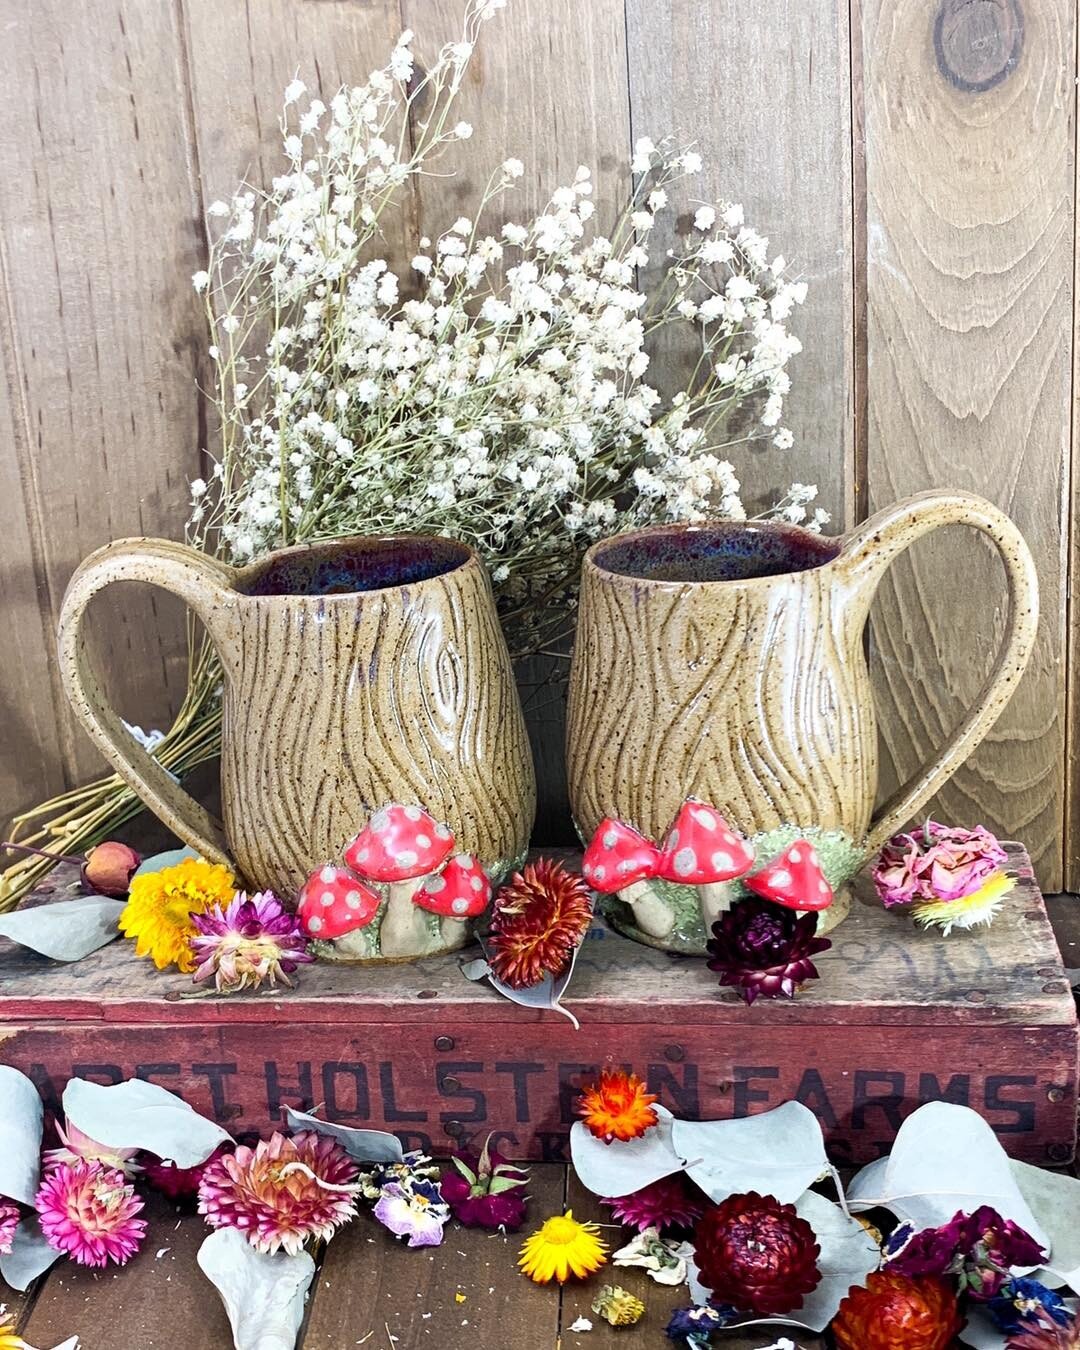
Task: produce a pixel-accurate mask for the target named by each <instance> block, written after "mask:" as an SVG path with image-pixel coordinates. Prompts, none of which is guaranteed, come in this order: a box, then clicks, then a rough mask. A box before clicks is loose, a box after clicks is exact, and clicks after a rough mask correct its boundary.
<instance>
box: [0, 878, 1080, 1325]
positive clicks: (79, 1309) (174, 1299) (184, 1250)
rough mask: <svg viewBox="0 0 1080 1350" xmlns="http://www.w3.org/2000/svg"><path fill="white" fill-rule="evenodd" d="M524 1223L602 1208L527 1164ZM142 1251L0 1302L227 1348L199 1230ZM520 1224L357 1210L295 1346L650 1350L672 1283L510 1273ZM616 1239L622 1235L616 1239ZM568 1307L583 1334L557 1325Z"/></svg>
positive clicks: (149, 1241) (4, 1293)
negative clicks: (629, 1307) (606, 1300)
mask: <svg viewBox="0 0 1080 1350" xmlns="http://www.w3.org/2000/svg"><path fill="white" fill-rule="evenodd" d="M1048 908H1049V909H1050V913H1051V917H1052V919H1053V921H1054V928H1055V931H1056V933H1057V936H1058V941H1059V944H1060V946H1061V950H1062V954H1063V956H1064V961H1065V965H1066V966H1067V967H1072V968H1076V967H1078V966H1080V902H1077V900H1076V899H1074V898H1073V897H1060V898H1053V899H1051V900H1050V901H1049V904H1048ZM530 1194H531V1196H532V1201H531V1203H530V1206H529V1216H528V1220H527V1225H526V1231H531V1227H532V1225H533V1223H534V1222H539V1221H540V1220H541V1219H543V1218H546V1217H548V1216H549V1215H551V1214H553V1213H555V1212H557V1211H558V1210H560V1208H561V1207H563V1206H564V1205H565V1204H569V1205H571V1206H572V1207H573V1211H574V1214H575V1215H576V1216H577V1217H578V1218H581V1219H592V1220H595V1221H596V1222H598V1223H602V1224H603V1223H606V1222H607V1221H608V1219H609V1217H610V1216H609V1214H608V1212H607V1211H606V1210H605V1209H604V1208H603V1207H602V1206H601V1205H600V1204H599V1203H598V1202H597V1201H596V1200H595V1199H594V1198H593V1197H592V1196H591V1195H589V1194H588V1192H586V1191H584V1190H583V1189H582V1187H581V1186H580V1184H579V1183H578V1182H577V1180H576V1178H575V1177H574V1176H573V1174H572V1173H570V1172H569V1170H568V1169H567V1168H566V1167H564V1166H562V1165H559V1164H537V1165H534V1167H533V1171H532V1185H531V1187H530ZM147 1215H148V1218H149V1220H150V1223H149V1228H148V1232H147V1237H146V1241H145V1242H144V1243H143V1247H142V1250H141V1252H140V1253H139V1255H138V1256H137V1257H135V1259H134V1260H133V1261H132V1262H131V1263H130V1264H129V1265H128V1266H127V1267H125V1268H124V1269H122V1270H114V1269H109V1270H107V1271H104V1272H96V1273H95V1272H91V1271H87V1270H83V1269H80V1268H78V1267H76V1266H74V1265H73V1264H71V1263H70V1262H66V1261H65V1262H61V1263H59V1264H58V1265H56V1266H54V1267H53V1269H52V1271H51V1272H50V1273H49V1274H48V1275H46V1276H45V1277H44V1278H43V1279H42V1280H41V1281H40V1282H39V1284H38V1285H37V1287H36V1288H34V1289H32V1290H31V1291H30V1292H29V1293H28V1294H27V1295H25V1296H23V1295H13V1294H12V1293H11V1291H9V1290H7V1289H6V1288H5V1287H4V1286H3V1285H2V1284H0V1301H6V1303H7V1305H8V1308H9V1310H12V1309H14V1310H16V1311H17V1312H18V1315H19V1328H20V1331H21V1333H22V1335H23V1336H24V1337H25V1339H26V1340H27V1341H28V1343H29V1344H30V1345H32V1346H38V1347H43V1348H44V1350H48V1347H50V1346H53V1345H55V1344H57V1343H58V1342H60V1341H62V1340H64V1339H65V1338H66V1337H68V1336H71V1335H73V1334H76V1333H77V1334H78V1335H79V1337H80V1338H81V1346H82V1350H169V1348H170V1347H172V1346H183V1347H184V1350H229V1347H230V1346H231V1345H232V1339H231V1336H230V1334H229V1329H228V1324H227V1322H226V1319H225V1314H224V1311H223V1309H222V1307H221V1304H220V1301H219V1299H218V1296H217V1294H216V1292H215V1291H214V1289H213V1288H212V1287H211V1285H210V1284H209V1283H208V1281H207V1280H206V1279H205V1277H204V1276H203V1275H202V1273H201V1271H200V1270H199V1268H198V1266H197V1265H196V1262H195V1253H196V1252H197V1250H198V1248H199V1245H200V1243H201V1242H202V1240H203V1238H204V1237H205V1236H206V1234H207V1232H208V1231H209V1230H208V1229H207V1228H206V1226H205V1224H204V1222H203V1220H202V1219H201V1218H199V1217H198V1216H197V1215H195V1214H194V1213H192V1212H191V1211H190V1210H188V1211H182V1210H178V1209H177V1208H176V1207H174V1206H172V1205H170V1204H168V1203H166V1202H165V1201H164V1200H162V1199H161V1198H159V1197H157V1198H155V1199H154V1200H152V1201H151V1202H149V1203H148V1207H147ZM523 1236H524V1234H512V1235H510V1236H509V1237H503V1236H501V1235H499V1234H490V1233H485V1232H482V1231H477V1230H469V1229H464V1228H461V1227H459V1226H458V1225H456V1224H453V1223H452V1224H451V1225H449V1226H448V1228H447V1234H446V1241H445V1242H444V1244H443V1245H442V1246H441V1247H438V1248H434V1249H431V1250H414V1251H410V1250H409V1249H408V1248H406V1247H405V1246H404V1245H403V1244H401V1243H400V1242H398V1241H396V1240H395V1239H393V1238H391V1237H390V1235H389V1234H388V1233H387V1232H386V1231H385V1230H384V1229H382V1228H381V1227H380V1226H379V1225H378V1224H377V1223H376V1221H375V1220H374V1219H373V1218H372V1217H371V1216H370V1214H368V1213H366V1212H364V1213H361V1214H360V1215H359V1216H358V1217H357V1218H356V1219H355V1220H354V1221H353V1223H352V1224H351V1225H350V1226H349V1227H348V1228H346V1229H344V1230H343V1231H342V1232H341V1233H339V1234H338V1236H337V1237H336V1238H335V1239H334V1241H333V1242H331V1243H330V1245H329V1246H328V1247H326V1248H325V1249H322V1250H320V1251H319V1252H318V1253H317V1254H316V1259H317V1261H318V1263H319V1265H318V1271H317V1274H316V1278H315V1280H314V1282H313V1284H312V1288H311V1295H310V1298H309V1303H308V1311H307V1318H306V1321H305V1325H304V1329H303V1333H302V1335H301V1337H300V1339H299V1341H298V1346H302V1347H303V1348H304V1350H348V1347H352V1346H367V1347H369V1350H424V1347H428V1346H430V1347H432V1350H511V1348H512V1350H571V1348H574V1350H576V1348H578V1347H580V1350H603V1347H604V1346H607V1345H614V1344H620V1345H623V1346H634V1345H638V1346H642V1347H644V1346H648V1347H650V1350H652V1348H653V1347H660V1346H662V1345H666V1344H668V1342H667V1341H665V1340H664V1339H663V1335H662V1333H663V1328H664V1326H665V1325H666V1323H667V1320H668V1317H669V1316H670V1313H671V1311H672V1310H673V1309H674V1308H677V1307H681V1306H685V1305H686V1303H687V1301H688V1300H687V1293H686V1288H685V1286H682V1287H679V1288H676V1289H671V1288H665V1287H664V1286H661V1285H658V1284H655V1283H653V1282H652V1281H651V1280H649V1279H648V1277H647V1276H645V1275H644V1274H643V1273H642V1272H640V1271H634V1270H619V1271H618V1272H616V1271H615V1270H614V1269H612V1268H611V1267H605V1268H604V1270H602V1271H601V1272H599V1273H598V1274H597V1275H595V1276H593V1278H592V1279H591V1280H589V1281H588V1282H586V1283H583V1284H578V1283H573V1284H569V1285H567V1286H566V1287H565V1288H564V1289H562V1290H559V1289H558V1288H557V1287H555V1286H549V1287H545V1288H542V1287H538V1286H536V1285H533V1284H532V1283H531V1282H530V1281H528V1280H527V1279H525V1278H524V1277H523V1276H522V1275H520V1274H519V1273H518V1272H517V1270H516V1259H517V1251H518V1248H519V1246H520V1243H521V1241H522V1238H523ZM605 1236H606V1237H607V1238H608V1239H609V1240H610V1242H611V1243H612V1245H615V1244H619V1245H621V1242H622V1241H623V1240H624V1238H623V1232H622V1230H620V1229H619V1228H618V1227H617V1226H614V1227H609V1228H607V1229H606V1230H605ZM627 1238H628V1235H627ZM609 1282H610V1283H619V1284H621V1285H623V1286H624V1287H625V1288H627V1289H629V1290H630V1291H631V1292H633V1293H634V1294H636V1295H637V1296H638V1297H640V1298H641V1299H642V1300H643V1301H644V1302H645V1305H646V1309H647V1311H646V1314H645V1317H644V1319H643V1320H642V1322H641V1323H639V1324H638V1326H637V1327H636V1328H630V1329H628V1328H612V1327H609V1326H608V1325H607V1323H605V1322H604V1321H603V1320H602V1319H601V1318H599V1317H598V1316H596V1315H595V1314H593V1313H592V1312H591V1310H590V1307H589V1305H590V1303H591V1301H592V1298H593V1297H594V1295H595V1291H596V1290H598V1289H599V1288H600V1286H601V1285H602V1284H604V1283H609ZM579 1316H585V1317H588V1318H590V1319H591V1321H592V1323H593V1330H592V1331H591V1332H589V1333H575V1332H572V1331H570V1329H569V1328H570V1326H571V1324H572V1323H573V1322H574V1321H575V1319H576V1318H577V1317H579ZM781 1334H787V1335H789V1336H790V1337H791V1338H792V1339H793V1340H794V1341H795V1343H796V1344H797V1345H798V1346H800V1347H802V1350H820V1348H821V1347H823V1346H824V1344H825V1342H824V1341H823V1340H822V1339H821V1338H819V1337H813V1336H806V1335H801V1336H800V1335H797V1334H796V1332H795V1331H794V1330H793V1329H789V1330H788V1331H787V1332H785V1331H784V1329H783V1328H775V1329H773V1328H757V1329H755V1330H754V1331H753V1332H750V1333H745V1334H744V1333H728V1334H727V1335H725V1336H724V1337H723V1338H718V1343H719V1344H721V1345H723V1346H724V1347H727V1348H728V1350H756V1348H757V1347H761V1346H766V1345H769V1344H770V1343H771V1342H773V1341H775V1340H776V1338H777V1336H778V1335H781Z"/></svg>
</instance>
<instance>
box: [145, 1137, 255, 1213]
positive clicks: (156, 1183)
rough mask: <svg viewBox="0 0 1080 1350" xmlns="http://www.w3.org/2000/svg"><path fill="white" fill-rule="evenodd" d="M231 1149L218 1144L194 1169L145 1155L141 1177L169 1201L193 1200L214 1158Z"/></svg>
mask: <svg viewBox="0 0 1080 1350" xmlns="http://www.w3.org/2000/svg"><path fill="white" fill-rule="evenodd" d="M232 1149H233V1146H232V1145H231V1144H219V1145H218V1146H217V1148H216V1149H214V1151H213V1153H211V1154H210V1156H209V1158H207V1159H206V1161H205V1162H201V1163H198V1164H197V1165H196V1166H195V1167H177V1165H176V1164H175V1163H174V1162H164V1161H163V1160H162V1159H161V1158H155V1157H154V1155H153V1154H146V1155H145V1158H146V1161H144V1163H143V1165H142V1175H143V1177H144V1178H145V1179H146V1181H147V1182H148V1184H149V1185H150V1186H152V1187H153V1188H154V1190H155V1191H160V1192H161V1193H162V1195H167V1196H168V1197H169V1199H170V1200H187V1199H194V1197H195V1196H196V1195H198V1193H199V1182H200V1181H201V1180H202V1174H203V1172H205V1171H206V1169H207V1167H209V1166H210V1164H211V1163H212V1162H213V1161H214V1159H215V1158H220V1157H221V1155H222V1154H223V1153H231V1152H232Z"/></svg>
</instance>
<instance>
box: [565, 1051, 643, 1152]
mask: <svg viewBox="0 0 1080 1350" xmlns="http://www.w3.org/2000/svg"><path fill="white" fill-rule="evenodd" d="M656 1101H657V1097H656V1095H655V1094H654V1093H652V1092H646V1091H645V1084H644V1083H643V1082H642V1080H641V1079H640V1078H639V1077H638V1076H637V1074H636V1073H627V1072H626V1070H625V1069H601V1071H600V1081H599V1083H595V1084H591V1085H590V1086H589V1087H587V1088H585V1089H584V1090H583V1091H582V1094H581V1098H580V1101H579V1103H578V1115H579V1116H580V1117H581V1119H582V1120H583V1121H584V1122H585V1128H586V1129H587V1130H588V1131H589V1133H590V1134H593V1135H595V1136H596V1138H597V1139H602V1140H603V1141H604V1142H605V1143H606V1144H610V1143H611V1142H612V1141H613V1140H615V1139H618V1140H621V1141H622V1142H624V1143H625V1142H626V1141H627V1140H629V1139H640V1138H641V1136H642V1135H643V1134H644V1133H645V1131H646V1130H650V1129H652V1127H653V1126H654V1125H655V1124H656V1122H657V1119H658V1117H657V1114H656V1110H655V1107H654V1105H653V1104H654V1102H656Z"/></svg>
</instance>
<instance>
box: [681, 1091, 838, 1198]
mask: <svg viewBox="0 0 1080 1350" xmlns="http://www.w3.org/2000/svg"><path fill="white" fill-rule="evenodd" d="M671 1143H672V1147H673V1148H674V1150H675V1152H676V1153H677V1154H679V1156H680V1157H683V1158H688V1159H700V1161H691V1162H690V1163H689V1164H688V1166H687V1169H686V1170H687V1173H688V1174H689V1175H690V1177H691V1178H692V1180H694V1181H695V1182H697V1184H698V1185H699V1186H700V1187H701V1189H702V1190H703V1191H704V1192H705V1194H706V1195H707V1196H709V1198H710V1199H711V1200H713V1201H715V1202H716V1203H717V1204H720V1203H721V1201H723V1200H726V1199H727V1197H728V1196H729V1195H738V1194H742V1193H744V1192H746V1191H757V1192H758V1193H759V1194H761V1195H773V1196H775V1197H776V1199H777V1200H779V1201H780V1202H781V1203H782V1204H785V1205H792V1204H794V1203H795V1201H796V1200H798V1198H799V1196H800V1195H802V1193H803V1192H804V1191H805V1190H807V1188H808V1187H810V1186H812V1185H813V1184H814V1182H815V1181H817V1180H818V1178H819V1177H821V1176H822V1175H824V1174H825V1173H826V1172H828V1171H829V1170H830V1168H829V1160H828V1158H827V1157H826V1156H825V1140H824V1137H823V1136H822V1133H821V1126H820V1124H819V1123H818V1119H817V1117H816V1116H815V1115H814V1113H813V1112H812V1111H810V1110H808V1109H807V1107H805V1106H803V1105H802V1103H801V1102H785V1103H784V1104H783V1105H782V1106H778V1107H776V1108H775V1109H774V1110H772V1111H764V1112H762V1113H761V1115H757V1116H745V1117H743V1118H741V1119H739V1120H675V1121H674V1122H673V1123H672V1131H671Z"/></svg>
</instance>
